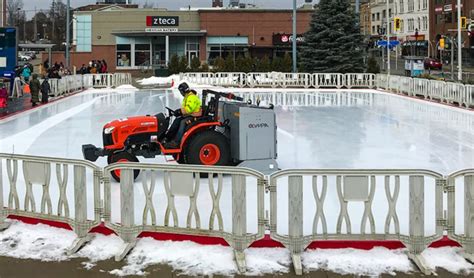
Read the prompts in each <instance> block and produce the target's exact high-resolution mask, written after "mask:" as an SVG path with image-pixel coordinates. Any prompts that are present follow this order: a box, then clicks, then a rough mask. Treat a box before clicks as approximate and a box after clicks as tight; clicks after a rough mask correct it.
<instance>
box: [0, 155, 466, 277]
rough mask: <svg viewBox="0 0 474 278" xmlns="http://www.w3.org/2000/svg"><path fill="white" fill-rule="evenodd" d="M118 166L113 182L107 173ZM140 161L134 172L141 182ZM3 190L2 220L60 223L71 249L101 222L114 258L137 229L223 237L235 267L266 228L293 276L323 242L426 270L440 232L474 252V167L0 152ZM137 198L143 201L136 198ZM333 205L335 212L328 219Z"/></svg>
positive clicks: (131, 240)
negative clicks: (230, 163) (250, 163)
mask: <svg viewBox="0 0 474 278" xmlns="http://www.w3.org/2000/svg"><path fill="white" fill-rule="evenodd" d="M53 169H55V171H54V170H53ZM117 170H119V171H120V172H121V182H120V184H117V183H113V182H112V181H111V176H110V173H111V172H112V171H117ZM135 171H140V172H141V173H140V175H139V176H138V178H137V180H136V181H134V179H133V176H134V174H135ZM4 173H6V174H4ZM4 185H6V186H7V187H6V188H3V186H4ZM69 187H73V188H74V189H73V194H72V193H71V191H68V188H69ZM68 192H69V193H68ZM0 193H2V194H0V228H3V229H5V228H7V227H8V222H5V221H4V220H5V218H6V217H8V216H10V215H19V216H26V217H34V218H39V219H45V220H52V221H58V222H63V223H67V224H69V225H71V226H72V227H73V229H74V231H75V232H76V234H77V235H78V238H77V240H76V241H75V243H74V245H73V246H72V247H71V248H70V249H69V251H70V252H74V251H76V250H78V249H79V248H80V247H81V246H82V245H83V244H85V243H86V242H87V241H88V240H89V239H90V237H89V236H88V234H87V233H88V231H89V230H90V228H91V227H93V226H95V225H98V224H100V223H101V222H102V223H104V224H105V226H107V227H108V228H110V229H112V230H113V231H115V232H116V233H117V234H118V235H119V236H120V237H121V238H122V239H123V240H124V241H125V242H126V243H127V244H126V247H125V249H124V250H122V252H121V253H120V254H117V255H116V259H117V260H120V259H122V258H123V257H124V256H126V254H127V253H128V252H129V251H130V250H131V249H132V248H133V247H134V245H135V243H136V239H137V237H138V236H139V234H140V233H142V232H158V233H172V234H181V235H190V236H206V237H211V238H220V239H223V240H225V242H227V243H228V244H229V245H230V246H231V247H232V248H233V249H234V253H235V259H236V261H237V265H238V268H239V271H241V272H245V265H246V264H245V256H244V252H243V251H244V250H245V248H247V247H249V246H250V245H251V244H252V243H253V242H255V241H257V240H259V239H262V238H263V237H264V236H265V234H269V235H270V237H271V238H272V239H274V240H277V241H279V242H281V243H282V244H283V245H284V246H285V247H286V248H288V249H289V251H290V252H291V256H292V260H293V265H294V267H295V270H296V272H297V273H298V274H301V273H302V271H303V269H302V264H301V253H302V252H303V251H304V250H305V248H307V246H308V245H309V244H310V243H312V242H314V241H324V240H356V241H365V240H369V241H370V240H399V241H401V242H402V243H404V244H405V246H406V247H407V248H408V256H409V258H410V259H412V260H413V261H414V262H415V263H416V265H417V266H418V267H419V268H420V269H421V270H422V271H423V272H424V273H431V272H433V270H432V269H430V268H429V266H428V264H426V261H425V258H424V257H423V256H422V255H421V253H422V251H423V250H424V249H425V248H427V246H428V245H429V244H430V243H431V242H433V241H436V240H438V239H440V238H441V237H443V236H445V235H446V236H448V237H449V238H451V239H453V240H456V241H458V242H459V243H460V244H461V245H462V246H463V247H464V251H465V252H464V253H465V257H466V259H468V260H471V261H473V260H474V169H466V170H461V171H458V172H455V173H453V174H451V175H448V176H443V175H442V174H439V173H436V172H433V171H429V170H408V169H399V170H381V169H377V170H375V169H366V170H344V169H322V170H317V169H314V170H313V169H306V170H299V169H295V170H291V169H289V170H282V171H278V172H276V173H273V174H272V175H270V176H264V175H263V174H262V173H259V172H257V171H255V170H251V169H245V168H235V167H206V166H192V165H169V164H166V165H160V164H140V163H118V164H112V165H109V166H107V167H105V168H103V169H102V168H99V167H97V166H95V165H94V164H92V163H90V162H87V161H82V160H72V159H59V158H48V157H36V156H28V155H10V154H0ZM137 196H141V198H142V199H143V200H144V201H143V202H136V198H137ZM39 199H41V205H40V209H38V208H37V203H38V202H39ZM444 200H447V202H445V201H444ZM266 204H270V206H269V207H266ZM445 204H447V205H446V206H445ZM455 206H460V207H462V208H463V210H456V207H455ZM267 211H268V212H269V213H270V219H267V217H266V212H267ZM334 211H337V212H338V215H337V217H329V213H330V212H334ZM460 211H462V212H461V213H460Z"/></svg>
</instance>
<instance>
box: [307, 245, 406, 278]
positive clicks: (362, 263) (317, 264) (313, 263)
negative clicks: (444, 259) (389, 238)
mask: <svg viewBox="0 0 474 278" xmlns="http://www.w3.org/2000/svg"><path fill="white" fill-rule="evenodd" d="M302 263H303V267H304V269H305V270H306V271H311V270H329V271H332V272H336V273H339V274H343V275H347V274H352V275H365V276H378V275H381V274H382V273H389V274H391V275H395V272H410V271H412V270H413V268H412V265H411V262H410V260H409V259H408V257H407V255H406V254H405V252H404V250H400V249H398V250H388V249H386V248H381V247H377V248H374V249H372V250H368V251H367V250H356V249H316V250H311V251H307V252H305V253H304V254H303V256H302Z"/></svg>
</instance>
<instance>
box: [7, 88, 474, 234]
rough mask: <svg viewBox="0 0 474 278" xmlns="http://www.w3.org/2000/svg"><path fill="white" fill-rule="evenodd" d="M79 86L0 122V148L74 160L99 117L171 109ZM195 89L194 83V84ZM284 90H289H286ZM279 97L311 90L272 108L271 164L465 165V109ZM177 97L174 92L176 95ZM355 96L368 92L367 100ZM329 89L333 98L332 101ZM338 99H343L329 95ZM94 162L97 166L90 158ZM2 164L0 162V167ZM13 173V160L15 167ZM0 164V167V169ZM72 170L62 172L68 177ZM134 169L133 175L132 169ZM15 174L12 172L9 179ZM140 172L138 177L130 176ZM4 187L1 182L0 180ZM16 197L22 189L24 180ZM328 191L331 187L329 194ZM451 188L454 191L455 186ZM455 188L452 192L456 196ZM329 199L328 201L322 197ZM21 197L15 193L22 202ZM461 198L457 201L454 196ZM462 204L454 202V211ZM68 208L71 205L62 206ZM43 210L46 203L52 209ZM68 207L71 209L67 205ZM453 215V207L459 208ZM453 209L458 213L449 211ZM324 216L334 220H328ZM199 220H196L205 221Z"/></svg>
mask: <svg viewBox="0 0 474 278" xmlns="http://www.w3.org/2000/svg"><path fill="white" fill-rule="evenodd" d="M229 90H233V91H235V92H239V93H242V92H247V93H251V92H258V93H260V94H265V90H267V93H266V94H268V93H271V92H272V91H269V90H270V89H252V90H251V89H229ZM118 91H119V93H116V92H114V91H110V90H89V91H88V92H86V93H82V94H78V95H75V96H72V97H69V98H66V99H63V100H61V101H58V102H54V103H50V104H48V105H47V106H44V107H40V108H38V109H34V110H31V111H28V112H26V113H23V114H19V115H17V116H14V117H12V118H10V119H7V120H4V121H0V152H6V153H20V154H32V155H43V156H53V157H65V158H77V159H82V152H81V146H82V145H83V144H94V145H96V146H101V144H102V134H101V132H102V127H103V125H104V124H105V123H107V122H109V121H111V120H114V119H118V118H123V117H127V116H131V115H145V114H156V113H158V112H164V111H165V109H164V107H165V106H170V107H178V106H179V97H177V96H176V91H174V92H173V91H135V90H128V89H121V90H118ZM198 91H200V90H198ZM286 92H290V93H286ZM274 94H276V95H280V96H282V97H289V96H293V97H294V96H297V97H299V98H300V99H301V98H310V97H313V98H314V97H316V98H318V99H319V102H318V104H317V105H315V106H311V107H308V106H306V107H305V106H303V105H302V104H301V103H298V101H292V102H291V105H288V104H287V105H277V106H276V107H275V111H276V114H277V124H278V154H279V156H278V162H279V166H280V168H283V169H286V168H425V169H431V170H434V171H438V172H440V173H442V174H448V173H450V172H452V171H454V170H458V169H462V168H471V167H473V166H474V113H473V112H467V111H463V110H461V109H456V108H451V107H446V106H442V105H436V104H432V103H428V102H424V101H415V100H411V99H408V98H403V97H399V96H395V95H388V94H384V93H374V91H364V90H355V91H354V93H352V94H349V93H347V92H343V93H341V92H338V91H334V90H333V91H319V92H314V91H311V90H290V91H288V90H286V91H285V90H275V92H274ZM178 95H179V94H178ZM363 95H365V96H367V95H370V96H371V98H370V101H367V98H364V97H362V96H363ZM334 96H337V98H335V97H334ZM340 98H345V99H346V103H345V104H344V103H337V102H334V100H335V99H340ZM141 160H142V161H149V162H159V163H164V162H165V160H164V158H163V157H157V158H155V159H143V158H141ZM96 164H97V165H99V166H105V165H106V164H107V162H106V159H104V158H100V159H99V160H98V161H97V162H96ZM3 167H5V165H3ZM19 170H20V171H22V170H21V167H20V169H19ZM4 171H6V169H4ZM71 176H72V175H71ZM142 176H143V175H142ZM22 179H23V175H22V174H21V173H20V175H19V180H18V183H21V182H22ZM139 179H140V178H139ZM91 180H92V173H91V172H89V175H88V181H89V186H90V187H89V188H88V216H89V217H91V216H92V215H93V203H92V198H91V196H92V195H91V194H92V192H93V191H92V186H91V184H90V181H91ZM55 182H56V179H52V186H51V188H50V190H51V197H52V199H53V203H55V200H57V198H58V195H59V190H58V189H57V186H55V184H54V183H55ZM4 184H9V183H8V181H7V180H6V177H4ZM252 184H255V181H250V185H249V188H248V192H247V196H248V197H249V202H248V208H247V209H248V218H249V225H248V227H249V230H250V231H255V230H256V224H257V219H256V213H255V211H256V202H254V200H252V198H254V197H255V196H256V194H255V186H252ZM377 184H378V185H381V186H378V187H377V189H376V193H375V199H374V205H373V206H374V207H377V208H378V209H376V210H374V214H375V219H376V229H377V232H383V229H384V223H385V217H386V214H387V210H388V206H387V202H386V197H385V192H384V189H383V182H382V181H378V182H377ZM426 187H427V190H425V197H426V199H427V200H434V190H432V188H434V183H433V182H431V183H427V184H426ZM307 189H308V187H305V189H304V190H305V194H304V197H305V200H304V205H305V207H307V209H305V210H304V211H305V212H306V213H308V215H305V219H312V217H313V216H314V215H313V213H314V211H315V203H314V199H313V197H312V192H311V191H307ZM18 190H19V195H20V196H24V195H23V194H24V187H20V188H19V189H18ZM328 190H329V191H328V197H327V200H326V202H325V214H326V219H327V220H328V229H329V230H330V231H329V232H333V230H334V229H335V222H334V221H335V220H336V219H337V214H338V211H339V207H338V199H337V197H336V195H337V194H335V191H334V190H335V188H334V187H333V186H330V187H329V188H328ZM34 191H35V198H36V199H37V200H40V199H41V190H40V188H39V187H35V190H34ZM333 191H334V192H333ZM279 192H281V193H282V194H279V195H278V196H279V206H280V209H279V215H278V219H279V222H278V227H277V228H278V231H280V232H282V233H284V232H285V231H287V224H286V223H287V216H285V215H280V214H281V213H282V212H286V211H287V209H285V206H286V205H287V200H286V198H285V196H287V194H285V187H284V186H283V187H282V188H281V189H279ZM457 192H461V190H458V191H457ZM407 193H408V191H407V190H406V187H404V186H402V188H401V192H400V198H399V200H398V203H397V210H398V213H399V216H400V219H401V231H402V232H403V233H405V234H406V232H407V231H408V230H407V229H408V222H407V221H405V220H407V219H408V217H407V213H408V203H407V198H408V195H407ZM199 194H200V195H199V197H198V208H199V212H200V214H201V218H202V219H208V217H209V215H210V212H211V210H212V202H211V199H210V194H209V188H208V185H207V181H202V186H201V189H200V191H199ZM67 195H68V199H70V200H71V199H73V197H72V196H73V187H72V185H70V186H68V191H67ZM457 195H458V194H457ZM4 196H5V197H7V196H8V187H7V186H4ZM119 196H120V192H119V188H118V186H116V185H114V186H113V187H112V197H113V198H112V219H113V220H114V221H116V222H120V219H119V217H120V213H119V205H120V197H119ZM135 196H136V199H135V203H136V204H137V205H143V204H144V196H145V194H144V193H143V190H142V186H141V184H138V186H137V187H136V191H135ZM230 196H231V192H230V180H229V179H227V180H225V186H224V190H223V194H222V199H221V202H220V204H221V210H222V212H223V216H224V222H225V223H224V230H225V231H230V230H231V223H230V219H231V217H230V213H231V206H227V204H230V199H229V198H230ZM331 198H334V199H331ZM22 199H23V198H20V203H21V205H22V202H23V200H22ZM153 199H154V204H155V206H156V209H157V212H158V217H157V218H158V223H159V224H162V223H163V215H162V214H163V213H164V211H165V208H166V195H165V192H164V188H163V185H162V184H161V185H158V187H157V189H156V190H155V194H154V197H153ZM433 204H434V202H426V204H425V211H426V212H427V214H426V215H425V218H426V219H425V224H426V231H427V234H431V233H432V232H434V228H435V225H434V223H435V222H434V214H432V213H429V212H432V211H434V207H432V205H433ZM460 204H461V202H460ZM176 205H177V209H178V214H179V215H178V216H179V222H180V226H183V225H185V220H186V215H187V210H188V208H189V202H188V200H187V199H186V198H181V199H180V198H177V204H176ZM462 207H463V206H462V205H460V206H457V208H460V210H462ZM70 209H71V210H73V206H72V204H71V206H70ZM53 210H56V208H54V206H53ZM135 212H136V219H135V220H136V223H141V218H142V212H143V207H137V209H136V210H135ZM362 212H363V205H362V204H359V203H351V204H350V205H349V214H350V217H351V219H356V221H352V222H353V230H359V226H360V221H358V219H360V217H361V216H362ZM71 213H73V212H72V211H71ZM460 213H462V212H461V211H460ZM457 215H461V214H457ZM333 222H334V223H333ZM207 223H208V221H203V228H207V227H206V225H207ZM463 223H464V221H456V230H457V231H462V228H463ZM311 229H312V223H311V221H305V222H304V230H305V234H308V233H311Z"/></svg>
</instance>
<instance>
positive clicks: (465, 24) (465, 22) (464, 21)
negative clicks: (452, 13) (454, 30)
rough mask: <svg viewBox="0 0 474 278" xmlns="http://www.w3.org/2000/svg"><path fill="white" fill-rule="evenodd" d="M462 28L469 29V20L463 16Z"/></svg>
mask: <svg viewBox="0 0 474 278" xmlns="http://www.w3.org/2000/svg"><path fill="white" fill-rule="evenodd" d="M461 28H462V29H466V28H467V18H466V17H465V16H461Z"/></svg>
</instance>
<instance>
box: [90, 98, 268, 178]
mask: <svg viewBox="0 0 474 278" xmlns="http://www.w3.org/2000/svg"><path fill="white" fill-rule="evenodd" d="M208 95H211V98H210V100H209V101H207V97H208ZM223 98H226V99H228V100H234V101H223V100H221V99H223ZM166 109H167V110H168V112H169V116H168V117H166V116H165V115H164V114H163V113H159V114H156V115H154V116H152V115H146V116H135V117H128V118H124V119H118V120H114V121H112V122H109V123H107V124H106V125H105V126H104V128H103V133H102V136H103V145H104V148H97V147H96V146H94V145H90V144H88V145H83V146H82V153H83V155H84V158H85V159H87V160H90V161H93V162H94V161H96V160H97V158H98V157H99V156H107V162H108V163H109V164H112V163H116V162H138V158H137V156H143V157H144V158H153V157H155V156H157V155H171V156H173V158H174V160H175V161H177V162H178V163H184V164H198V165H221V166H224V165H228V166H229V165H238V164H244V165H242V166H246V167H251V168H257V169H258V170H262V171H265V169H266V168H268V169H271V170H273V169H276V168H277V164H276V161H275V159H276V122H275V114H274V111H273V106H270V107H260V106H257V105H252V104H251V103H250V102H247V103H245V102H243V98H241V97H238V96H235V95H233V94H230V93H221V92H215V91H211V90H203V93H202V111H203V114H202V116H201V117H197V118H194V119H193V121H192V122H191V123H190V124H189V125H188V126H187V127H186V131H185V133H184V135H183V138H182V139H181V142H179V146H178V148H174V149H167V148H166V147H165V144H164V139H165V133H166V131H167V130H168V127H169V123H170V119H171V117H172V116H174V111H173V110H172V109H170V108H168V107H166ZM242 112H243V113H245V116H243V115H242ZM242 119H244V120H245V123H241V122H242ZM246 131H247V132H246ZM249 137H254V138H250V139H252V140H254V139H255V140H257V141H255V142H258V140H259V139H270V140H273V143H274V144H267V143H265V144H263V145H264V146H255V145H250V144H249V141H248V139H249ZM267 145H270V146H271V147H270V148H268V146H267ZM252 146H253V147H252ZM262 148H263V149H264V151H263V152H262ZM267 164H268V167H267V166H266V165H267ZM252 166H254V167H252ZM262 167H263V168H264V169H261V168H262ZM138 175H139V170H134V178H137V176H138ZM112 177H113V178H114V179H115V180H117V181H119V180H120V170H116V171H113V172H112Z"/></svg>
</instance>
